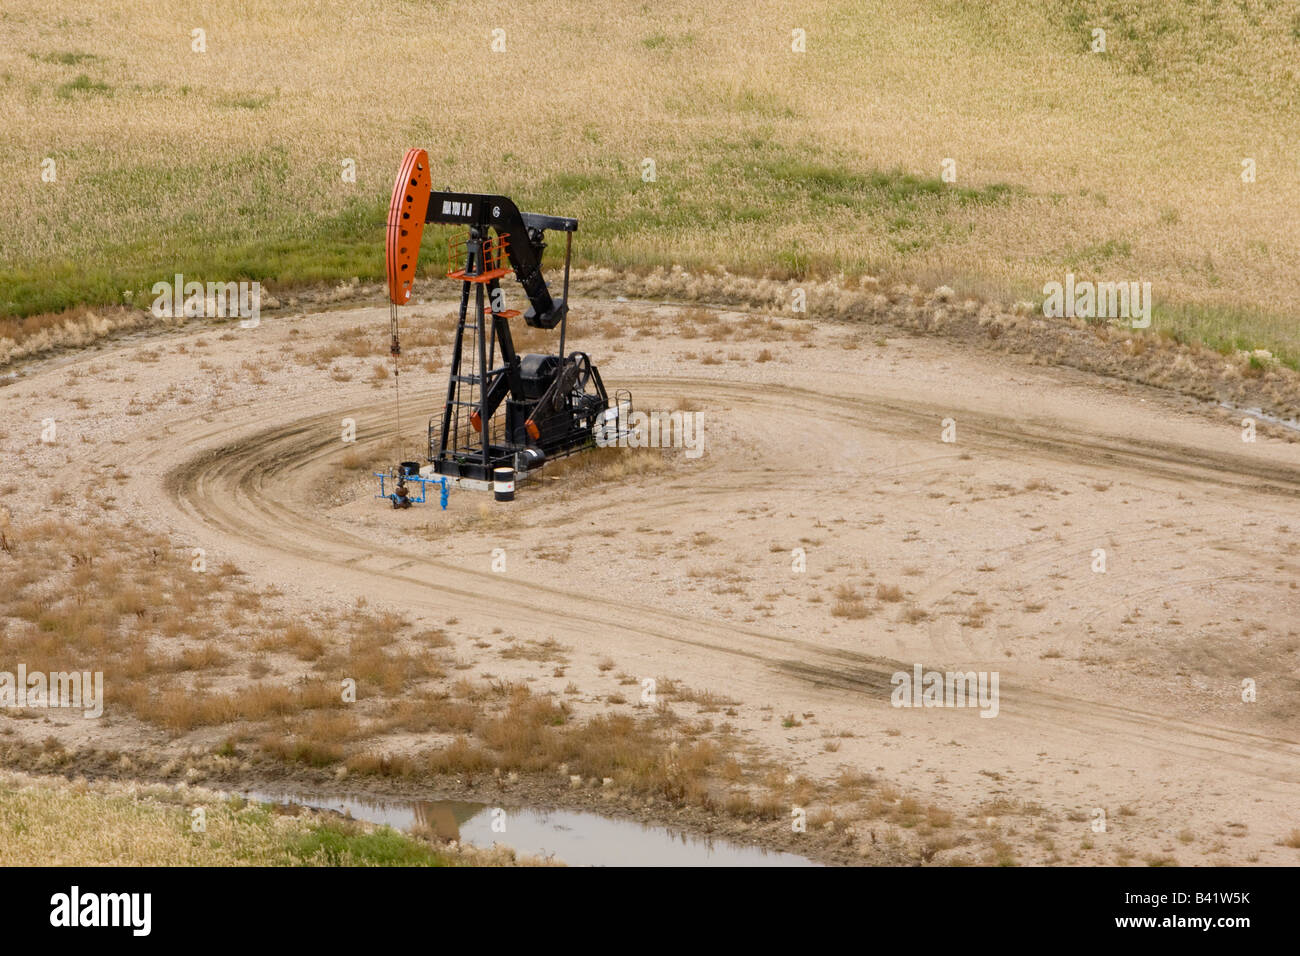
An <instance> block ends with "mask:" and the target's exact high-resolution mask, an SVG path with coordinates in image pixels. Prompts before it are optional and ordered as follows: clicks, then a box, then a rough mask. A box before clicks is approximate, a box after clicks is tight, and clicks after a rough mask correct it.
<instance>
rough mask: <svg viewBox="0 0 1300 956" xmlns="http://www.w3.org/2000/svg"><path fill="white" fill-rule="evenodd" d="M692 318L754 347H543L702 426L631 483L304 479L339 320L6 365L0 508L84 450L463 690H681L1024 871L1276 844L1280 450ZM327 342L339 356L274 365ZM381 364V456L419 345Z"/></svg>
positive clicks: (1243, 858) (626, 306)
mask: <svg viewBox="0 0 1300 956" xmlns="http://www.w3.org/2000/svg"><path fill="white" fill-rule="evenodd" d="M448 309H449V305H448V304H447V303H441V302H437V303H432V304H426V305H425V306H422V307H420V309H417V310H416V312H415V314H416V315H417V316H420V315H426V316H428V317H429V318H430V320H431V321H432V320H433V319H435V318H437V319H438V320H439V321H441V320H442V317H443V316H444V314H445V313H446V312H447V310H448ZM421 310H422V311H421ZM696 311H698V310H696ZM760 318H761V317H760ZM716 319H717V321H718V322H720V323H723V324H727V323H730V324H732V325H733V326H737V327H739V326H740V324H741V323H744V322H745V321H747V320H748V321H750V323H751V325H750V328H751V330H752V334H748V333H747V334H744V335H737V334H731V335H728V336H726V337H713V338H710V337H709V336H708V335H707V334H706V335H704V336H700V335H698V334H697V332H696V331H694V329H693V327H690V323H689V320H684V319H683V310H682V309H678V308H676V307H674V306H666V305H660V304H653V303H637V302H628V303H595V304H592V303H588V304H586V306H585V308H584V310H583V312H582V313H581V314H577V313H575V321H574V328H573V329H572V330H571V333H570V336H571V346H570V347H572V348H580V349H585V350H587V351H589V352H590V353H591V354H592V357H593V360H594V361H596V362H597V363H598V364H599V366H600V368H601V372H602V374H603V376H604V379H605V382H606V383H607V385H608V386H609V387H610V388H611V390H612V389H614V388H629V389H631V390H632V392H633V395H634V399H635V405H636V407H637V408H639V409H642V410H645V411H647V412H649V411H652V410H660V411H664V412H670V411H673V410H679V411H680V410H685V411H687V412H698V413H699V415H700V419H699V420H700V422H701V423H702V429H703V440H704V450H703V454H702V455H700V456H698V457H690V456H688V455H686V454H684V453H683V452H681V451H680V450H674V451H672V452H671V453H670V462H669V464H668V466H667V467H665V468H663V469H661V470H658V471H653V472H650V473H647V474H643V475H636V474H633V475H631V476H629V477H627V478H625V479H623V480H618V481H615V480H605V481H599V482H595V483H588V484H586V485H580V484H579V482H578V480H577V479H576V478H574V477H563V476H562V477H560V478H559V480H550V479H547V478H542V479H540V480H534V481H530V482H525V483H522V484H521V487H520V492H519V495H518V498H517V500H516V501H515V502H513V503H510V504H508V505H504V504H503V505H498V504H495V503H493V502H492V501H491V500H490V496H489V495H483V494H477V493H474V492H470V491H461V490H456V491H453V492H452V496H451V505H450V507H449V508H448V510H447V511H446V512H445V513H444V512H442V511H440V510H438V509H437V508H436V506H432V507H431V506H428V505H426V506H423V507H421V508H417V509H412V510H410V511H394V510H392V509H390V508H389V507H388V506H387V504H386V503H385V502H382V501H377V500H375V499H374V498H373V497H371V495H372V494H373V489H371V487H370V486H369V484H368V482H367V481H366V480H365V477H364V474H361V473H358V472H357V471H356V470H355V469H354V470H352V471H348V470H341V466H340V462H341V461H342V460H343V458H344V456H345V455H347V454H349V453H352V454H358V455H361V456H363V457H364V456H366V455H368V454H374V453H375V450H376V449H378V448H379V447H381V446H383V444H384V443H385V442H387V441H389V440H390V439H391V437H392V433H393V428H394V422H393V413H394V405H393V389H392V383H391V380H388V379H385V378H383V376H382V374H381V373H380V372H377V371H374V366H375V365H376V364H377V363H379V364H382V356H381V355H379V352H380V351H382V348H383V345H384V335H385V332H386V324H387V314H386V311H385V310H382V309H374V308H369V309H352V310H345V311H339V312H330V313H320V314H315V315H300V316H290V317H284V318H273V319H264V320H263V321H262V323H261V326H260V327H259V328H256V329H249V330H244V329H237V328H231V329H230V330H229V331H226V332H224V334H223V333H222V331H221V330H217V331H215V332H214V331H213V330H212V329H207V330H202V331H199V330H196V331H194V332H193V333H182V334H179V335H170V336H168V337H166V338H165V339H164V340H146V341H143V342H137V343H132V344H129V345H125V346H112V345H110V346H107V347H105V348H103V349H101V350H96V351H93V352H89V353H83V354H80V355H76V356H71V357H64V358H59V359H53V360H49V361H46V362H44V363H40V364H37V365H33V366H29V367H28V368H27V369H25V370H23V374H22V375H21V376H20V377H19V379H18V380H17V381H16V382H15V383H14V384H12V385H10V386H9V387H7V388H5V389H3V391H0V394H2V395H3V398H4V407H5V411H6V415H5V419H6V421H5V423H4V425H3V432H4V435H3V442H2V444H3V449H4V458H5V469H4V471H5V474H4V476H3V478H4V485H5V490H4V497H5V506H6V508H8V509H9V511H10V512H11V513H12V515H13V517H14V518H15V519H19V518H25V517H31V516H33V515H39V514H43V513H44V514H53V513H60V514H64V515H79V514H89V513H90V510H89V509H90V508H91V505H90V504H89V503H88V502H87V501H85V500H83V499H82V497H81V496H80V495H78V494H73V495H72V496H71V497H70V498H69V499H68V500H66V501H64V502H63V503H61V504H59V505H57V506H55V505H52V504H51V503H50V500H49V497H48V490H49V487H50V482H52V481H56V480H57V481H61V482H64V483H65V484H69V485H70V486H72V487H74V488H95V487H101V488H102V487H103V486H104V485H105V483H107V481H108V478H107V475H108V474H110V473H111V472H113V470H114V469H116V470H117V471H118V472H119V473H121V475H122V476H123V477H121V478H120V480H116V481H114V482H113V483H112V493H113V495H114V496H115V501H114V504H115V510H116V511H117V512H119V513H122V514H128V515H131V516H132V517H133V518H136V519H138V520H141V521H143V522H144V523H145V524H147V525H149V526H151V527H154V528H156V529H158V530H161V531H165V532H167V533H168V534H169V535H171V536H172V538H173V539H174V540H175V541H176V542H177V545H178V546H183V547H187V548H193V547H201V548H203V549H204V550H205V552H206V555H207V560H208V561H209V562H220V561H227V560H229V561H233V562H235V563H236V564H238V565H239V566H240V567H241V568H243V569H244V570H245V571H247V572H248V573H249V574H250V575H251V577H252V578H253V579H254V580H256V581H257V582H259V583H262V584H270V583H274V584H276V585H278V586H279V588H281V589H282V590H283V591H284V592H285V595H286V600H289V601H292V602H298V604H299V606H301V607H302V608H304V609H307V608H315V607H320V606H323V605H330V606H339V607H344V606H348V605H351V604H352V603H353V602H354V601H355V600H356V598H357V597H359V596H364V597H365V598H366V599H367V600H368V601H369V603H370V604H371V605H372V606H374V607H377V608H391V609H395V610H400V611H402V612H404V613H406V614H407V615H409V616H410V617H411V618H412V619H414V620H416V621H417V622H420V621H424V622H429V623H430V624H436V625H444V626H445V625H447V624H448V622H449V621H452V622H454V624H453V625H450V627H451V630H452V631H454V632H455V633H457V634H461V635H470V636H472V637H473V638H475V639H476V640H475V643H472V644H471V643H468V642H462V644H461V646H460V648H459V652H460V653H461V655H462V657H464V658H465V661H464V663H465V664H466V669H465V673H466V675H467V676H474V677H479V676H491V677H499V678H507V679H513V680H526V681H529V682H530V686H532V687H533V688H534V690H535V691H537V692H546V691H547V690H554V691H556V692H562V691H563V690H564V688H565V687H566V685H568V684H570V683H571V682H573V683H576V684H577V686H578V688H579V691H580V695H581V697H580V699H581V700H582V701H585V702H586V704H587V706H588V707H589V709H591V710H593V711H599V710H600V709H601V708H613V707H615V706H618V705H615V704H611V703H608V702H606V700H605V699H606V698H608V697H609V696H611V695H615V694H617V693H618V692H619V691H620V687H621V685H620V680H619V677H618V675H620V674H621V675H631V676H632V677H635V678H637V681H638V683H639V681H640V680H641V679H642V678H650V677H654V678H670V679H672V680H676V681H680V682H682V683H684V684H685V685H688V686H690V687H692V688H696V689H699V690H702V691H703V690H707V691H712V692H714V693H716V694H718V695H721V696H723V697H725V698H727V699H729V700H731V701H734V702H735V704H734V706H733V707H732V708H731V709H730V711H729V712H728V715H727V717H726V718H725V719H727V720H729V721H730V722H731V723H732V724H733V725H734V726H735V727H736V729H737V732H738V733H740V734H741V735H742V736H743V737H744V738H745V739H746V740H747V741H748V742H750V743H752V744H753V745H754V747H756V748H759V749H761V750H762V751H763V752H765V753H769V754H771V755H773V757H774V758H775V759H779V760H781V761H784V762H786V763H787V764H788V765H790V766H791V767H793V768H795V769H796V771H797V772H799V773H802V774H805V775H807V776H808V777H810V778H812V779H819V780H825V779H831V778H834V777H835V776H837V775H838V774H839V773H840V772H841V771H842V770H844V769H846V768H851V769H854V770H858V771H862V772H867V773H871V774H873V775H875V774H878V775H880V776H882V777H884V778H886V779H889V780H892V781H894V782H895V784H896V785H897V786H899V787H900V788H901V789H902V790H903V791H905V792H907V793H910V794H916V795H917V796H919V797H921V798H923V799H924V800H926V801H928V802H933V803H937V804H940V805H943V806H946V807H949V808H951V809H952V810H953V811H954V812H955V813H957V814H958V815H959V816H961V817H963V818H966V819H967V820H969V821H971V822H972V823H973V824H974V823H980V824H991V823H993V822H997V823H998V824H999V825H1000V826H1003V827H1004V828H1005V832H1006V833H1007V835H1008V836H1007V838H1008V839H1009V840H1011V841H1012V842H1014V843H1016V844H1018V845H1019V847H1020V849H1019V854H1020V855H1019V858H1020V859H1021V860H1022V861H1025V862H1073V863H1110V862H1115V861H1116V860H1119V861H1124V860H1125V859H1127V858H1128V857H1131V856H1133V857H1137V858H1139V859H1141V858H1143V857H1149V858H1152V859H1154V858H1164V857H1172V858H1174V859H1176V860H1177V861H1178V862H1180V863H1186V864H1191V863H1221V862H1225V863H1246V862H1257V863H1260V864H1291V865H1294V864H1295V863H1296V862H1297V851H1296V850H1295V849H1293V848H1289V847H1287V846H1284V845H1283V841H1284V840H1285V839H1286V836H1287V834H1288V833H1290V832H1291V831H1292V830H1294V829H1295V828H1296V827H1297V826H1300V817H1298V816H1297V810H1296V808H1297V807H1300V742H1298V741H1300V735H1298V734H1297V729H1296V728H1297V722H1298V721H1300V590H1297V582H1300V542H1297V537H1296V531H1297V529H1300V443H1297V442H1295V441H1294V440H1290V439H1288V437H1287V436H1286V435H1285V434H1283V433H1280V432H1278V431H1276V430H1271V429H1269V428H1265V427H1261V428H1260V430H1259V432H1258V435H1257V437H1256V440H1255V441H1254V442H1244V441H1243V440H1242V427H1241V422H1240V419H1241V417H1242V416H1241V415H1240V414H1231V415H1230V414H1229V413H1227V412H1226V411H1222V410H1219V409H1215V408H1213V407H1212V406H1209V405H1207V404H1203V403H1194V402H1192V401H1191V400H1188V399H1182V398H1178V397H1176V396H1173V395H1171V394H1170V393H1166V392H1160V391H1156V390H1153V389H1147V388H1144V387H1141V386H1136V385H1130V384H1124V383H1118V382H1115V381H1112V380H1106V379H1099V378H1094V377H1091V376H1087V375H1084V374H1082V373H1078V372H1073V371H1069V370H1062V369H1055V368H1047V367H1044V366H1042V365H1036V364H1031V363H1029V362H1027V361H1021V360H1019V359H1018V358H1017V357H1015V356H1005V357H992V356H990V355H989V354H988V353H987V352H984V353H976V352H974V351H965V350H963V349H961V348H960V347H957V346H954V345H953V344H951V343H948V342H944V341H941V340H938V339H932V338H898V337H890V338H883V337H881V335H882V334H883V333H880V332H879V331H873V330H871V329H869V328H860V327H854V326H846V325H842V324H834V323H827V324H818V323H815V322H812V321H804V322H795V321H793V320H791V319H789V318H786V319H783V320H780V322H779V323H777V324H775V325H773V324H768V325H766V326H762V327H760V326H759V325H757V324H756V323H755V321H754V317H752V316H746V315H744V314H741V313H733V312H725V311H723V312H718V313H716ZM419 321H420V319H419V318H415V319H413V320H412V323H413V327H418V324H419ZM764 321H766V320H764ZM353 327H361V328H363V329H368V330H370V338H371V339H372V340H373V342H374V343H375V344H376V355H375V356H371V355H361V356H354V355H351V354H343V355H341V356H338V357H334V358H331V359H329V360H328V361H327V362H326V363H325V366H324V367H318V366H317V365H313V364H311V363H309V362H303V361H300V360H298V359H296V358H295V356H300V355H301V354H302V353H307V352H310V351H311V350H313V349H315V348H317V347H319V346H321V345H322V344H323V343H326V342H328V341H330V340H331V338H332V337H333V336H334V335H336V333H339V332H340V331H344V330H347V329H349V328H353ZM796 327H797V328H796ZM597 330H600V331H597ZM795 331H797V332H798V333H799V334H798V335H794V334H787V333H793V332H795ZM639 332H644V333H645V334H637V333H639ZM436 338H437V337H436V336H434V339H435V341H433V342H431V345H430V355H437V354H438V352H439V349H440V346H439V343H438V341H436ZM199 340H202V341H203V342H204V343H205V344H197V343H198V342H199ZM178 346H181V347H183V350H181V349H179V348H178ZM441 351H442V352H443V353H445V351H446V349H445V347H441ZM376 356H378V357H376ZM372 378H373V381H372V380H371V379H372ZM401 380H402V389H403V399H402V415H403V418H404V423H403V424H404V429H403V431H404V438H405V441H406V443H407V445H406V448H407V450H409V451H414V450H415V449H416V447H418V444H419V442H420V440H421V439H422V437H423V429H424V423H425V422H426V421H427V419H428V417H429V415H430V414H431V413H432V412H433V410H434V403H435V400H436V396H437V395H439V394H440V393H441V392H442V390H443V389H444V388H445V366H443V367H441V368H436V367H432V366H431V367H428V368H426V367H421V366H418V365H412V367H411V368H409V369H408V370H407V371H406V372H405V373H404V374H403V376H402V379H401ZM49 418H53V419H55V420H56V422H57V423H58V425H59V432H58V440H57V441H56V442H55V443H53V444H43V443H41V441H40V434H41V429H42V422H43V421H44V420H46V419H49ZM344 419H352V420H354V421H355V423H356V434H357V440H356V442H355V443H351V444H345V443H344V442H343V441H341V434H342V432H343V429H344V428H345V427H346V425H345V423H344ZM945 437H950V438H953V439H954V440H953V441H945V440H944V438H945ZM409 457H416V456H414V455H412V456H409ZM418 457H423V455H419V456H418ZM69 469H70V470H69ZM362 471H364V469H363V470H362ZM69 475H77V476H79V477H78V478H76V479H75V480H74V479H71V478H69V477H68V476H69ZM483 509H489V510H488V511H487V513H486V516H485V515H484V513H483ZM96 517H97V520H99V519H102V517H103V516H102V515H98V513H96ZM1103 552H1104V554H1103ZM494 553H495V555H496V557H498V558H500V557H502V556H503V557H504V561H505V567H504V570H495V571H494V570H493V561H494ZM1103 562H1104V564H1103ZM1103 567H1104V570H1102V568H1103ZM494 629H504V630H505V631H507V632H508V633H509V636H510V637H511V638H512V639H513V640H515V641H517V642H527V641H537V642H542V641H546V640H547V639H554V640H555V641H558V642H559V643H560V644H561V645H563V646H564V647H565V648H567V649H568V650H567V651H566V654H567V657H568V665H567V668H566V671H567V672H566V673H565V675H564V676H563V677H553V676H552V673H551V671H552V670H553V668H552V667H549V666H547V665H546V664H545V662H544V661H539V660H536V659H534V660H530V659H528V657H527V656H526V655H524V656H515V657H511V658H503V657H502V655H501V653H500V649H501V643H502V637H501V632H500V631H496V632H494ZM917 665H920V666H921V667H922V668H923V670H925V671H929V670H938V671H960V672H969V671H975V672H988V673H989V674H994V673H996V675H997V677H998V681H999V684H998V686H999V695H998V700H997V714H996V716H995V717H991V718H985V717H982V716H981V710H980V708H978V707H965V708H961V707H912V708H904V707H896V706H893V704H892V702H891V693H892V692H893V690H894V687H895V684H896V678H895V675H897V674H900V673H903V674H907V675H911V674H913V673H914V668H915V667H916V666H917ZM1252 686H1253V688H1254V699H1253V700H1243V696H1245V697H1247V698H1249V697H1250V696H1251V695H1250V694H1248V693H1247V694H1243V688H1244V687H1245V688H1249V687H1252ZM623 690H624V692H627V690H626V688H623ZM635 692H636V688H633V690H632V691H631V692H630V693H632V694H635ZM92 733H93V731H92ZM186 743H187V742H186V741H180V742H178V743H175V744H174V745H176V746H182V745H185V744H186ZM1044 815H1045V816H1049V817H1051V818H1052V819H1053V820H1055V821H1057V822H1055V823H1054V824H1052V826H1051V827H1049V828H1043V827H1039V826H1037V825H1036V824H1035V820H1036V819H1038V818H1039V817H1040V816H1044ZM1100 819H1104V821H1105V827H1104V829H1099V828H1098V826H1097V821H1098V820H1100Z"/></svg>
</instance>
